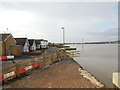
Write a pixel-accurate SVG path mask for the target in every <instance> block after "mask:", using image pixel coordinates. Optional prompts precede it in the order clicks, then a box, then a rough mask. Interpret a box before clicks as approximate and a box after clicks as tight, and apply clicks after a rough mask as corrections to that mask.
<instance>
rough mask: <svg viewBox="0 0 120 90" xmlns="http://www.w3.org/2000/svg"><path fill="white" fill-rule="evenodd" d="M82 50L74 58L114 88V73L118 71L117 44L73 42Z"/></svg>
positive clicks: (74, 45) (72, 45) (73, 45)
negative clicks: (82, 43) (78, 55)
mask: <svg viewBox="0 0 120 90" xmlns="http://www.w3.org/2000/svg"><path fill="white" fill-rule="evenodd" d="M70 46H71V47H76V48H77V50H80V57H75V58H74V59H75V60H76V61H77V62H78V63H80V65H81V66H83V67H84V68H85V69H86V70H88V71H89V72H90V73H92V74H93V75H95V76H96V77H97V78H98V79H99V80H100V81H101V82H103V83H104V84H105V85H107V86H108V87H110V88H112V87H113V84H112V73H113V72H115V71H118V45H117V44H84V45H81V44H71V45H70Z"/></svg>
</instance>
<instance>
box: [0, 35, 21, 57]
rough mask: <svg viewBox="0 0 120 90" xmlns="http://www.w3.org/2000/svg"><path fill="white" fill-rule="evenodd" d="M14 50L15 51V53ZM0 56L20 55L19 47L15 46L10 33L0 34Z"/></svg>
mask: <svg viewBox="0 0 120 90" xmlns="http://www.w3.org/2000/svg"><path fill="white" fill-rule="evenodd" d="M14 48H16V49H14ZM15 50H17V52H16V51H15ZM0 55H1V56H8V55H14V56H20V55H22V52H21V46H17V45H16V40H15V39H14V37H13V36H12V34H11V33H1V34H0Z"/></svg>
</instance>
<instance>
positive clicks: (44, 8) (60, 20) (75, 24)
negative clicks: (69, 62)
mask: <svg viewBox="0 0 120 90" xmlns="http://www.w3.org/2000/svg"><path fill="white" fill-rule="evenodd" d="M61 27H64V28H65V29H64V30H65V42H77V43H79V42H82V38H83V42H96V41H116V40H118V3H117V2H0V33H3V32H6V33H7V32H10V33H12V35H13V36H14V37H28V38H30V39H32V38H33V39H47V40H48V41H49V42H63V30H62V29H61ZM7 28H8V30H7Z"/></svg>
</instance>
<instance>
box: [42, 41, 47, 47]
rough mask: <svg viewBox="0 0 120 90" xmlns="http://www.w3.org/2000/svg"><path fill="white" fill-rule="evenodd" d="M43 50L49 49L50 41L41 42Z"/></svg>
mask: <svg viewBox="0 0 120 90" xmlns="http://www.w3.org/2000/svg"><path fill="white" fill-rule="evenodd" d="M41 48H48V40H43V41H41Z"/></svg>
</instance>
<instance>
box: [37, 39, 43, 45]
mask: <svg viewBox="0 0 120 90" xmlns="http://www.w3.org/2000/svg"><path fill="white" fill-rule="evenodd" d="M40 41H43V39H35V43H36V44H40Z"/></svg>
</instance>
